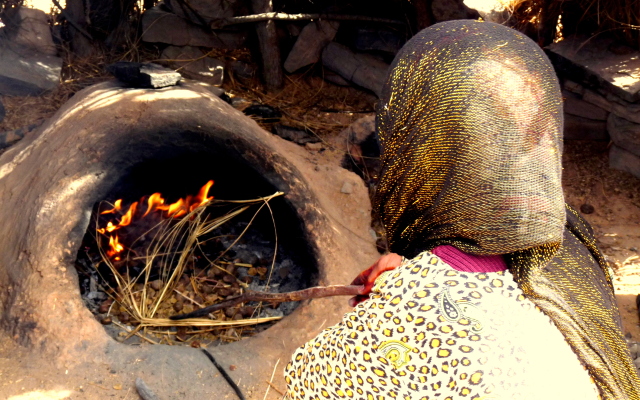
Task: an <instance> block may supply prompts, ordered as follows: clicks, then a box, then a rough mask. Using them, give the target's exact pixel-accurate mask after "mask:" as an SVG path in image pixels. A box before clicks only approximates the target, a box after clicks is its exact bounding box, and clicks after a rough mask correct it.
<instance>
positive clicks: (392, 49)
mask: <svg viewBox="0 0 640 400" xmlns="http://www.w3.org/2000/svg"><path fill="white" fill-rule="evenodd" d="M405 42H406V39H405V37H403V36H401V35H399V34H398V33H397V32H395V31H391V30H384V29H372V28H359V29H357V30H356V37H355V40H354V43H353V45H354V47H355V49H356V50H358V51H381V52H384V53H391V54H396V53H397V52H398V50H400V48H401V47H402V46H403V45H404V43H405Z"/></svg>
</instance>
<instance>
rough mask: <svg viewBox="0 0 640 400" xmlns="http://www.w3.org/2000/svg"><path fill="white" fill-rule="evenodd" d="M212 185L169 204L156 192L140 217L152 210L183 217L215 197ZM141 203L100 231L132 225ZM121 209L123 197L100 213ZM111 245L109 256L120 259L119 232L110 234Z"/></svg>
mask: <svg viewBox="0 0 640 400" xmlns="http://www.w3.org/2000/svg"><path fill="white" fill-rule="evenodd" d="M211 186H213V181H209V182H207V183H206V184H205V185H204V186H203V187H202V188H201V189H200V191H199V192H198V194H197V195H196V196H195V197H194V196H187V197H186V198H185V199H178V201H176V202H175V203H173V204H169V205H165V204H164V203H165V200H164V198H162V195H161V194H160V193H154V194H152V195H151V196H149V198H148V199H147V211H146V212H145V213H144V214H143V215H142V216H141V217H139V218H140V219H141V218H144V217H146V216H147V215H149V214H150V213H152V212H163V211H166V214H165V217H166V218H178V217H182V216H184V215H186V214H187V213H189V212H191V211H193V210H195V209H196V208H198V207H200V206H201V205H203V204H205V203H207V202H208V201H211V200H212V199H213V196H209V189H211ZM139 203H142V200H140V202H137V201H136V202H133V203H132V204H131V206H129V210H128V211H127V212H126V213H125V214H124V215H123V216H122V218H121V219H120V222H118V223H117V224H114V223H113V222H111V221H109V222H108V223H107V226H106V227H104V228H99V229H97V231H98V233H101V234H106V233H107V232H109V233H110V232H113V231H116V230H118V229H120V228H122V227H123V226H127V225H130V224H131V223H132V222H133V221H134V219H135V218H136V211H137V210H138V204H139ZM121 210H122V199H118V200H116V201H115V203H114V207H113V208H112V209H110V210H106V211H102V212H101V213H100V214H101V215H102V214H112V213H115V212H116V211H121ZM109 247H110V250H108V251H107V256H108V257H114V256H116V257H115V258H114V259H115V260H116V261H117V260H119V259H120V257H118V256H117V254H119V253H121V252H122V251H124V246H123V245H122V244H121V243H120V242H119V239H118V235H117V234H115V235H111V236H109Z"/></svg>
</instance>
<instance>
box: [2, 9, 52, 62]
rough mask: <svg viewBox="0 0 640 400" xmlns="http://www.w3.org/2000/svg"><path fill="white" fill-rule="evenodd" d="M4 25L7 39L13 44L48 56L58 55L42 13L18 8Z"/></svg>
mask: <svg viewBox="0 0 640 400" xmlns="http://www.w3.org/2000/svg"><path fill="white" fill-rule="evenodd" d="M6 25H7V27H6V28H5V29H6V30H7V37H8V39H9V40H10V41H11V42H12V43H13V44H16V45H19V46H23V47H26V48H29V49H31V50H33V51H35V52H38V53H41V54H46V55H49V56H55V55H56V54H58V50H57V49H56V46H55V44H54V43H53V37H52V36H51V26H50V25H49V17H48V16H47V14H45V13H44V11H42V10H36V9H33V8H27V7H20V9H19V10H18V11H17V12H16V13H15V14H14V15H13V16H12V18H11V19H10V20H9V21H7V23H6Z"/></svg>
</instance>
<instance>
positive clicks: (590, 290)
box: [285, 21, 640, 400]
mask: <svg viewBox="0 0 640 400" xmlns="http://www.w3.org/2000/svg"><path fill="white" fill-rule="evenodd" d="M377 125H378V126H377V129H378V135H379V142H380V146H381V149H382V155H381V161H382V173H381V179H380V184H379V187H378V191H377V193H376V199H375V208H376V210H377V213H378V214H379V215H380V217H381V219H382V221H383V223H384V226H385V229H386V231H387V238H388V240H389V244H390V249H391V251H393V252H394V253H397V254H399V255H401V256H402V257H400V256H398V255H397V254H391V255H388V256H385V257H383V258H381V259H380V260H379V262H378V263H376V264H375V265H374V266H373V267H372V268H370V269H369V270H367V271H365V272H363V274H361V275H360V276H359V277H358V278H357V279H356V281H355V282H356V283H358V284H364V286H363V296H359V298H357V299H354V301H353V302H352V304H354V305H355V304H356V303H358V302H359V301H361V302H360V303H359V304H357V306H356V307H355V309H354V310H353V311H352V312H350V313H348V314H346V315H345V316H344V318H343V320H342V322H341V323H340V324H338V325H336V326H334V327H331V328H329V329H327V330H325V331H324V332H322V333H320V334H319V335H318V337H316V338H315V339H314V340H312V341H310V342H309V343H307V344H306V345H304V346H302V347H301V348H300V349H299V350H298V351H297V352H296V354H295V355H294V357H293V359H292V361H291V363H289V365H288V366H287V368H286V369H285V379H286V380H287V384H288V393H287V396H288V397H289V398H291V399H307V398H375V399H388V398H402V399H458V398H461V399H467V398H468V399H545V400H547V399H563V400H565V399H581V400H582V399H598V398H602V399H640V394H639V391H638V390H639V387H640V381H639V380H638V376H637V375H636V372H635V369H634V367H633V364H632V362H631V359H630V357H629V355H628V351H627V348H626V345H625V342H624V340H623V337H622V334H621V327H620V317H619V314H618V311H617V308H616V306H615V299H614V296H613V289H612V285H611V278H610V276H609V274H608V272H607V268H606V264H605V262H604V260H603V257H602V255H601V253H600V252H599V250H598V249H597V247H596V245H595V240H594V238H593V234H592V232H591V229H590V227H589V226H588V225H587V224H586V222H584V221H583V220H582V219H581V218H580V217H579V216H578V214H577V213H576V212H575V211H573V210H572V209H570V208H569V207H566V206H565V204H564V200H563V195H562V188H561V170H562V167H561V159H560V158H561V153H562V141H561V140H562V99H561V96H560V89H559V85H558V83H557V80H556V78H555V74H554V71H553V69H552V67H551V65H550V63H549V61H548V59H547V58H546V56H545V55H544V53H543V52H542V51H541V50H540V49H539V48H538V46H536V44H535V43H533V42H532V41H531V40H530V39H528V38H526V37H525V36H524V35H522V34H520V33H518V32H516V31H514V30H512V29H509V28H506V27H503V26H500V25H496V24H491V23H483V22H476V21H450V22H446V23H441V24H437V25H434V26H432V27H430V28H428V29H425V30H424V31H422V32H420V33H419V34H418V35H416V36H415V37H414V38H412V39H411V40H410V41H409V42H408V43H407V44H406V45H405V46H404V47H403V49H402V50H401V51H400V53H399V54H398V55H397V57H396V59H395V60H394V62H393V65H392V69H391V75H390V76H389V78H388V80H387V83H386V86H385V90H384V92H383V96H382V101H381V106H380V107H379V110H378V114H377ZM385 270H386V272H384V273H381V272H383V271H385ZM369 290H370V296H369V298H368V299H366V300H364V298H366V296H364V295H366V294H368V293H369ZM362 300H364V301H362Z"/></svg>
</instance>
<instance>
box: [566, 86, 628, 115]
mask: <svg viewBox="0 0 640 400" xmlns="http://www.w3.org/2000/svg"><path fill="white" fill-rule="evenodd" d="M564 87H565V89H567V90H570V91H571V92H573V93H577V94H579V95H580V96H582V100H584V101H586V102H587V103H590V104H593V105H595V106H598V107H599V108H601V109H603V110H605V111H607V112H610V113H612V114H616V115H617V116H619V117H622V118H624V119H626V120H628V121H631V122H635V123H638V124H640V104H632V103H628V102H626V101H624V100H622V99H620V98H617V97H615V96H613V95H610V96H609V98H605V97H604V96H601V95H599V94H597V93H596V92H594V91H592V90H589V89H586V88H585V87H583V86H581V85H578V84H575V83H569V82H567V83H565V86H564Z"/></svg>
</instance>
